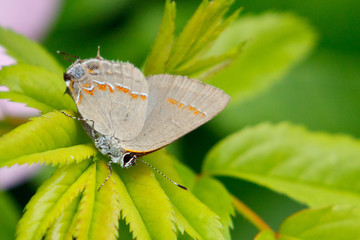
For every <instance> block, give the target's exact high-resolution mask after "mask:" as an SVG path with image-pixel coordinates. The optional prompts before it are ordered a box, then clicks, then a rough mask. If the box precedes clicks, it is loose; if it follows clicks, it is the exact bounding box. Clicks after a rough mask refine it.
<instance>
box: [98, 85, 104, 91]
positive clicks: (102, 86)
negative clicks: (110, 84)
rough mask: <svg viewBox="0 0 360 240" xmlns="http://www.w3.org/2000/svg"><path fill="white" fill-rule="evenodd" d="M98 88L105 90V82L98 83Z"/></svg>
mask: <svg viewBox="0 0 360 240" xmlns="http://www.w3.org/2000/svg"><path fill="white" fill-rule="evenodd" d="M98 89H99V90H102V91H106V84H103V85H102V84H98Z"/></svg>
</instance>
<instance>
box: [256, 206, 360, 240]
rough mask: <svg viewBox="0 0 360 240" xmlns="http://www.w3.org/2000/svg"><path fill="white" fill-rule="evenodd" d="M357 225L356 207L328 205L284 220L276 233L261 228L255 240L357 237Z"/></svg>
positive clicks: (359, 234) (358, 217) (334, 239)
mask: <svg viewBox="0 0 360 240" xmlns="http://www.w3.org/2000/svg"><path fill="white" fill-rule="evenodd" d="M359 224H360V211H359V208H358V207H352V206H331V207H324V208H316V209H311V210H303V211H301V212H299V213H297V214H295V215H293V216H291V217H289V218H288V219H286V220H285V221H284V222H283V224H282V225H281V227H280V229H279V232H278V233H277V236H275V235H274V233H272V232H271V231H263V232H261V233H260V234H259V235H258V236H257V237H256V240H275V239H279V240H293V239H303V240H318V239H328V240H338V239H359V236H360V229H359Z"/></svg>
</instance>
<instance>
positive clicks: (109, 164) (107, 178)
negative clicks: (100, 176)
mask: <svg viewBox="0 0 360 240" xmlns="http://www.w3.org/2000/svg"><path fill="white" fill-rule="evenodd" d="M111 164H112V161H110V162H109V163H108V167H109V170H110V173H109V175H108V176H107V177H106V179H105V181H104V182H103V183H102V184H101V185H100V187H99V189H98V191H100V189H101V188H102V187H103V186H104V184H105V183H106V182H107V180H109V178H110V177H111V175H112V168H111Z"/></svg>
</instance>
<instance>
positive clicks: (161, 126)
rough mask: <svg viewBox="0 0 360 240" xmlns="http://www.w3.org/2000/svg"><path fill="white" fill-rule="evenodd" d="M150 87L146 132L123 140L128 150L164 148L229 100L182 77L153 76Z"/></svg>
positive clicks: (201, 122) (138, 150)
mask: <svg viewBox="0 0 360 240" xmlns="http://www.w3.org/2000/svg"><path fill="white" fill-rule="evenodd" d="M148 85H149V102H148V107H147V110H146V120H145V123H144V127H143V129H142V131H141V132H140V133H139V135H138V136H136V137H135V138H134V139H130V140H126V141H120V145H121V147H122V148H124V149H126V150H127V151H132V152H149V151H154V150H156V149H159V148H162V147H164V146H166V145H168V144H170V143H171V142H173V141H175V140H176V139H178V138H180V137H181V136H183V135H185V134H186V133H188V132H190V131H192V130H194V129H195V128H197V127H199V126H200V125H202V124H204V123H205V122H207V121H209V120H210V119H212V118H213V117H214V116H215V115H216V114H218V113H219V112H220V111H221V110H222V109H223V108H224V107H225V106H226V105H227V103H228V102H229V100H230V97H229V96H228V95H227V94H225V93H224V92H223V91H222V90H220V89H218V88H216V87H213V86H210V85H207V84H204V83H202V82H200V81H197V80H192V79H189V78H187V77H183V76H173V75H167V74H161V75H154V76H151V77H149V78H148Z"/></svg>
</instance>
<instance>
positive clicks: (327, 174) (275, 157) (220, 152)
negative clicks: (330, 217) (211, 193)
mask: <svg viewBox="0 0 360 240" xmlns="http://www.w3.org/2000/svg"><path fill="white" fill-rule="evenodd" d="M224 153H225V154H224ZM203 173H205V174H209V175H223V176H233V177H237V178H242V179H245V180H248V181H252V182H255V183H257V184H261V185H263V186H266V187H268V188H270V189H273V190H274V191H278V192H280V193H284V194H286V195H288V196H290V197H291V198H293V199H296V200H298V201H300V202H303V203H306V204H308V205H310V206H324V205H329V204H353V205H357V206H360V184H359V183H358V178H359V175H360V141H359V140H356V139H353V138H351V137H348V136H343V135H332V134H326V133H313V132H310V131H308V130H306V129H304V128H302V127H298V126H293V125H290V124H278V125H271V124H260V125H258V126H256V127H251V128H247V129H245V130H243V131H239V132H237V133H235V134H233V135H231V136H229V137H228V138H226V139H224V140H223V141H221V142H220V143H219V144H217V145H216V146H215V147H214V148H213V149H212V150H211V151H210V153H209V154H208V156H207V157H206V160H205V164H204V166H203Z"/></svg>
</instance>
